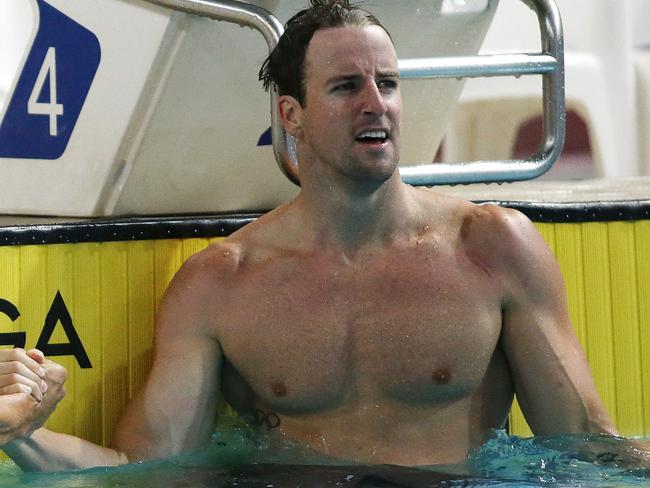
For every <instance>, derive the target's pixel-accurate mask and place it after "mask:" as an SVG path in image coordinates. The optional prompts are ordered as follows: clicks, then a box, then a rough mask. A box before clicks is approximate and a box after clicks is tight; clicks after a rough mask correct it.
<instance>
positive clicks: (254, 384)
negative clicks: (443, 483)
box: [5, 0, 616, 470]
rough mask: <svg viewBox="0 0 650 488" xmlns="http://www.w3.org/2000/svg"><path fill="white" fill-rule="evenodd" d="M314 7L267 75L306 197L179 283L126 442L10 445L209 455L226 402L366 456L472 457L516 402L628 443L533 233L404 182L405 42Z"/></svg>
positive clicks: (60, 440)
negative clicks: (399, 46)
mask: <svg viewBox="0 0 650 488" xmlns="http://www.w3.org/2000/svg"><path fill="white" fill-rule="evenodd" d="M313 3H315V4H317V5H316V6H315V7H312V8H311V9H308V10H306V11H303V12H301V13H300V14H298V15H297V16H296V17H294V18H293V19H292V20H291V21H289V23H288V26H287V30H286V32H285V35H284V36H283V38H282V40H281V41H280V44H279V46H278V48H277V49H276V51H275V52H274V53H273V54H272V55H271V56H270V58H269V60H267V62H266V63H265V66H264V67H263V70H262V75H263V79H264V81H265V83H266V85H267V86H270V85H271V84H276V85H277V86H278V89H279V93H280V95H281V96H280V98H279V108H280V114H281V118H282V121H283V124H284V127H285V129H286V131H287V132H288V133H289V134H291V135H292V136H294V138H295V140H296V146H297V152H298V159H299V161H300V179H301V183H302V191H301V193H300V195H299V196H298V197H297V198H296V199H295V200H293V201H292V202H290V203H288V204H286V205H283V206H281V207H279V208H277V209H275V210H274V211H272V212H270V213H268V214H266V215H265V216H263V217H261V218H259V219H258V220H257V221H255V222H254V223H251V224H250V225H248V226H246V227H245V228H243V229H241V230H240V231H238V232H236V233H235V234H233V235H232V236H231V237H229V238H228V239H226V240H225V241H223V242H220V243H217V244H214V245H212V246H210V247H209V248H208V249H206V250H204V251H202V252H200V253H198V254H197V255H195V256H194V257H192V258H191V259H189V260H188V261H187V262H186V263H185V264H184V266H183V267H182V269H181V270H180V271H179V272H178V274H177V275H176V277H175V278H174V280H173V281H172V283H171V285H170V286H169V288H168V290H167V292H166V294H165V297H164V299H163V301H162V304H161V307H160V310H159V313H158V317H157V326H156V337H155V360H154V364H153V368H152V371H151V374H150V377H149V379H148V381H147V382H146V385H145V386H144V388H143V390H142V391H141V392H140V394H139V395H137V396H136V398H134V400H133V401H132V403H131V404H130V406H129V407H128V409H127V412H126V414H125V415H124V418H123V419H122V421H121V423H120V426H119V428H118V430H117V433H116V436H115V440H114V444H113V447H112V448H103V447H99V446H95V445H92V444H90V443H88V442H86V441H83V440H81V439H77V438H73V437H70V436H63V435H61V434H57V433H53V432H50V431H48V430H46V429H43V428H41V429H38V430H36V431H35V432H34V433H33V434H32V435H31V436H29V437H23V438H21V439H18V440H16V441H13V442H11V443H9V444H8V445H6V446H5V450H6V451H7V452H8V453H9V454H10V455H11V457H12V458H13V459H14V460H16V461H17V462H18V464H19V465H21V466H22V467H24V468H25V469H44V470H52V469H68V468H74V467H88V466H94V465H112V464H120V463H125V462H127V461H131V460H137V459H151V458H159V457H165V456H170V455H174V454H178V453H181V452H184V451H187V450H191V449H197V448H200V447H201V446H203V445H204V444H205V443H206V442H207V441H208V440H209V438H210V436H211V434H212V432H213V431H214V429H215V418H214V417H215V416H214V412H215V408H216V404H217V399H218V397H219V395H220V394H221V393H222V394H223V395H225V398H226V399H227V400H228V401H229V402H230V403H231V404H232V405H233V406H234V407H235V408H236V409H237V410H238V411H239V412H240V413H241V415H242V416H244V417H245V418H250V419H251V421H254V420H255V419H256V417H257V420H258V421H260V420H262V421H266V425H267V427H273V428H275V429H276V432H278V433H279V434H281V435H284V436H286V438H288V439H291V440H294V441H297V442H301V443H304V444H306V445H308V446H310V447H312V448H313V449H315V450H317V451H319V452H322V453H324V454H326V455H330V456H333V457H336V458H341V459H348V460H354V461H360V462H364V463H388V464H399V465H423V464H425V465H431V464H438V463H456V462H460V461H463V460H464V459H465V458H466V456H467V454H468V452H469V451H470V450H471V449H472V448H475V447H477V446H479V445H480V444H481V443H482V442H484V441H485V440H486V438H487V437H488V435H489V433H490V430H491V429H495V428H500V427H502V426H503V425H504V423H505V421H506V416H507V414H508V411H509V409H510V405H511V402H512V399H513V394H514V393H515V392H516V394H517V396H518V398H519V402H520V404H521V406H522V408H523V411H524V413H525V415H526V418H527V420H528V422H529V424H530V425H531V427H532V429H533V430H534V432H535V433H536V434H554V433H566V432H602V433H607V434H616V430H615V427H614V425H613V424H612V422H611V420H610V418H609V416H608V415H607V413H606V412H605V409H604V408H603V405H602V403H601V401H600V399H599V397H598V394H597V392H596V389H595V387H594V383H593V380H592V378H591V374H590V372H589V368H588V366H587V362H586V360H585V357H584V354H583V352H582V350H581V348H580V345H579V343H578V341H577V339H576V337H575V335H574V333H573V330H572V328H571V324H570V323H569V318H568V315H567V305H566V299H565V291H564V285H563V281H562V277H561V275H560V271H559V269H558V266H557V264H556V262H555V260H554V258H553V256H552V255H551V253H550V251H549V250H548V248H547V247H546V245H545V243H544V241H543V240H542V238H541V237H540V236H539V234H538V233H537V232H536V230H535V228H534V226H533V224H532V223H531V222H530V221H529V220H528V219H526V218H525V217H524V216H523V215H521V214H520V213H518V212H516V211H513V210H507V209H503V208H500V207H497V206H493V205H483V206H479V205H475V204H472V203H469V202H467V201H462V200H458V199H455V198H450V197H446V196H443V195H439V194H436V193H434V192H431V191H428V190H424V189H417V188H412V187H410V186H408V185H406V184H404V183H403V182H402V180H401V179H400V175H399V172H398V170H397V162H398V157H399V147H400V145H399V141H400V140H399V130H400V120H401V116H402V114H401V110H402V100H401V96H400V79H399V72H398V67H397V58H396V55H395V50H394V48H393V44H392V42H391V39H390V37H389V36H388V34H387V33H386V31H385V30H384V29H383V28H382V27H381V25H380V24H379V22H378V21H377V19H375V18H374V17H373V16H371V15H369V14H368V13H366V12H365V11H363V10H360V9H358V8H355V7H349V6H348V5H347V1H344V0H329V1H326V0H320V1H314V2H313ZM352 433H354V434H353V435H351V434H352Z"/></svg>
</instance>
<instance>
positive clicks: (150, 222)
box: [0, 200, 650, 246]
mask: <svg viewBox="0 0 650 488" xmlns="http://www.w3.org/2000/svg"><path fill="white" fill-rule="evenodd" d="M476 203H493V204H496V205H500V206H503V207H509V208H513V209H516V210H519V211H520V212H522V213H524V214H525V215H526V216H527V217H528V218H529V219H531V220H532V221H534V222H547V223H581V222H615V221H634V220H650V200H630V201H608V202H576V203H548V202H544V203H536V202H513V201H497V200H481V201H477V202H476ZM260 215H262V213H246V214H218V215H190V216H174V217H120V218H106V219H89V220H83V221H79V222H66V223H61V224H29V225H15V226H5V227H0V246H16V245H27V244H62V243H74V242H113V241H139V240H151V239H186V238H191V237H227V236H229V235H230V234H232V233H233V232H235V231H236V230H238V229H240V228H241V227H243V226H244V225H246V224H248V223H249V222H251V221H253V220H255V219H256V218H258V217H259V216H260Z"/></svg>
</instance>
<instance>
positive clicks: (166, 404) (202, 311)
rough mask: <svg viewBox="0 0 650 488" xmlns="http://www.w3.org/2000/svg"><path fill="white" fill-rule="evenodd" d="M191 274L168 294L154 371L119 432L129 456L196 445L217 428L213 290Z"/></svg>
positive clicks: (161, 453)
mask: <svg viewBox="0 0 650 488" xmlns="http://www.w3.org/2000/svg"><path fill="white" fill-rule="evenodd" d="M184 275H185V276H184ZM187 275H188V272H187V270H185V271H183V270H182V271H181V272H180V273H179V275H177V277H175V278H174V280H173V281H172V284H171V285H170V287H169V289H168V290H167V291H166V292H165V297H164V298H163V301H162V303H161V307H160V310H159V312H158V315H157V318H156V332H155V340H154V351H153V352H154V354H153V357H154V361H153V365H152V369H151V372H150V374H149V377H148V378H147V381H146V383H145V386H144V388H143V389H142V390H141V391H140V392H138V394H137V395H136V397H135V398H134V399H133V401H132V402H131V404H130V405H129V407H128V409H127V412H126V414H125V415H124V417H123V419H122V421H121V422H120V425H119V427H118V430H117V433H116V436H115V447H117V448H118V449H119V450H121V451H123V452H125V453H126V454H127V455H128V456H129V457H130V458H136V459H149V458H158V457H165V456H169V455H175V454H178V453H180V452H184V451H187V450H190V449H194V448H197V447H200V446H201V445H202V444H204V443H205V442H207V440H209V438H210V435H211V434H212V432H213V430H214V425H215V415H216V411H215V409H216V403H217V396H218V391H219V376H220V367H221V361H222V355H221V350H220V347H219V344H218V342H217V340H216V338H215V337H214V335H213V334H212V333H211V325H212V324H211V320H214V318H215V317H214V316H213V314H212V312H211V305H210V303H209V301H208V294H209V293H210V291H209V290H206V285H205V283H203V282H201V280H200V279H197V278H195V277H193V276H191V275H190V276H187Z"/></svg>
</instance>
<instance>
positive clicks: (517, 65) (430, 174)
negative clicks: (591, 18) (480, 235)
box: [399, 0, 566, 185]
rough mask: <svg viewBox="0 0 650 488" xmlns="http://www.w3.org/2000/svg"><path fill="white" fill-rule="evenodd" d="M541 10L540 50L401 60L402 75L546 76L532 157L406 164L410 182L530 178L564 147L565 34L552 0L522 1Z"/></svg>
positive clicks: (404, 173)
mask: <svg viewBox="0 0 650 488" xmlns="http://www.w3.org/2000/svg"><path fill="white" fill-rule="evenodd" d="M522 1H523V2H524V3H525V4H526V5H528V6H529V7H530V8H532V9H533V10H534V11H535V13H536V14H537V19H538V21H539V26H540V31H541V38H542V53H523V54H499V55H482V56H467V57H448V58H431V59H406V60H401V61H399V68H400V73H401V76H402V78H404V79H409V78H476V77H484V76H524V75H532V74H539V75H543V89H542V93H543V114H542V117H543V127H544V132H543V140H542V142H541V146H540V149H539V151H538V152H537V153H536V154H535V155H534V156H532V157H531V158H529V159H513V160H504V161H471V162H464V163H428V164H421V165H412V166H402V167H401V168H400V174H401V176H402V179H403V180H404V181H405V182H407V183H410V184H412V185H441V184H445V185H454V184H467V183H491V182H512V181H521V180H530V179H533V178H536V177H538V176H540V175H542V174H544V173H545V172H546V171H548V170H549V169H550V168H551V166H553V163H555V161H556V160H557V159H558V157H559V156H560V153H561V152H562V147H563V146H564V133H565V125H566V120H565V111H564V110H565V102H564V39H563V34H562V22H561V20H560V14H559V11H558V8H557V6H556V5H555V3H554V1H553V0H522Z"/></svg>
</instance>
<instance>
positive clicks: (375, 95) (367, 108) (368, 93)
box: [362, 81, 388, 115]
mask: <svg viewBox="0 0 650 488" xmlns="http://www.w3.org/2000/svg"><path fill="white" fill-rule="evenodd" d="M362 95H363V112H364V113H367V114H379V115H383V114H384V113H386V110H387V108H388V107H387V105H386V100H385V99H384V96H383V94H382V93H381V91H380V90H379V87H378V86H377V84H376V83H375V82H374V81H373V82H369V83H367V84H366V86H365V87H364V89H363V94H362Z"/></svg>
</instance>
